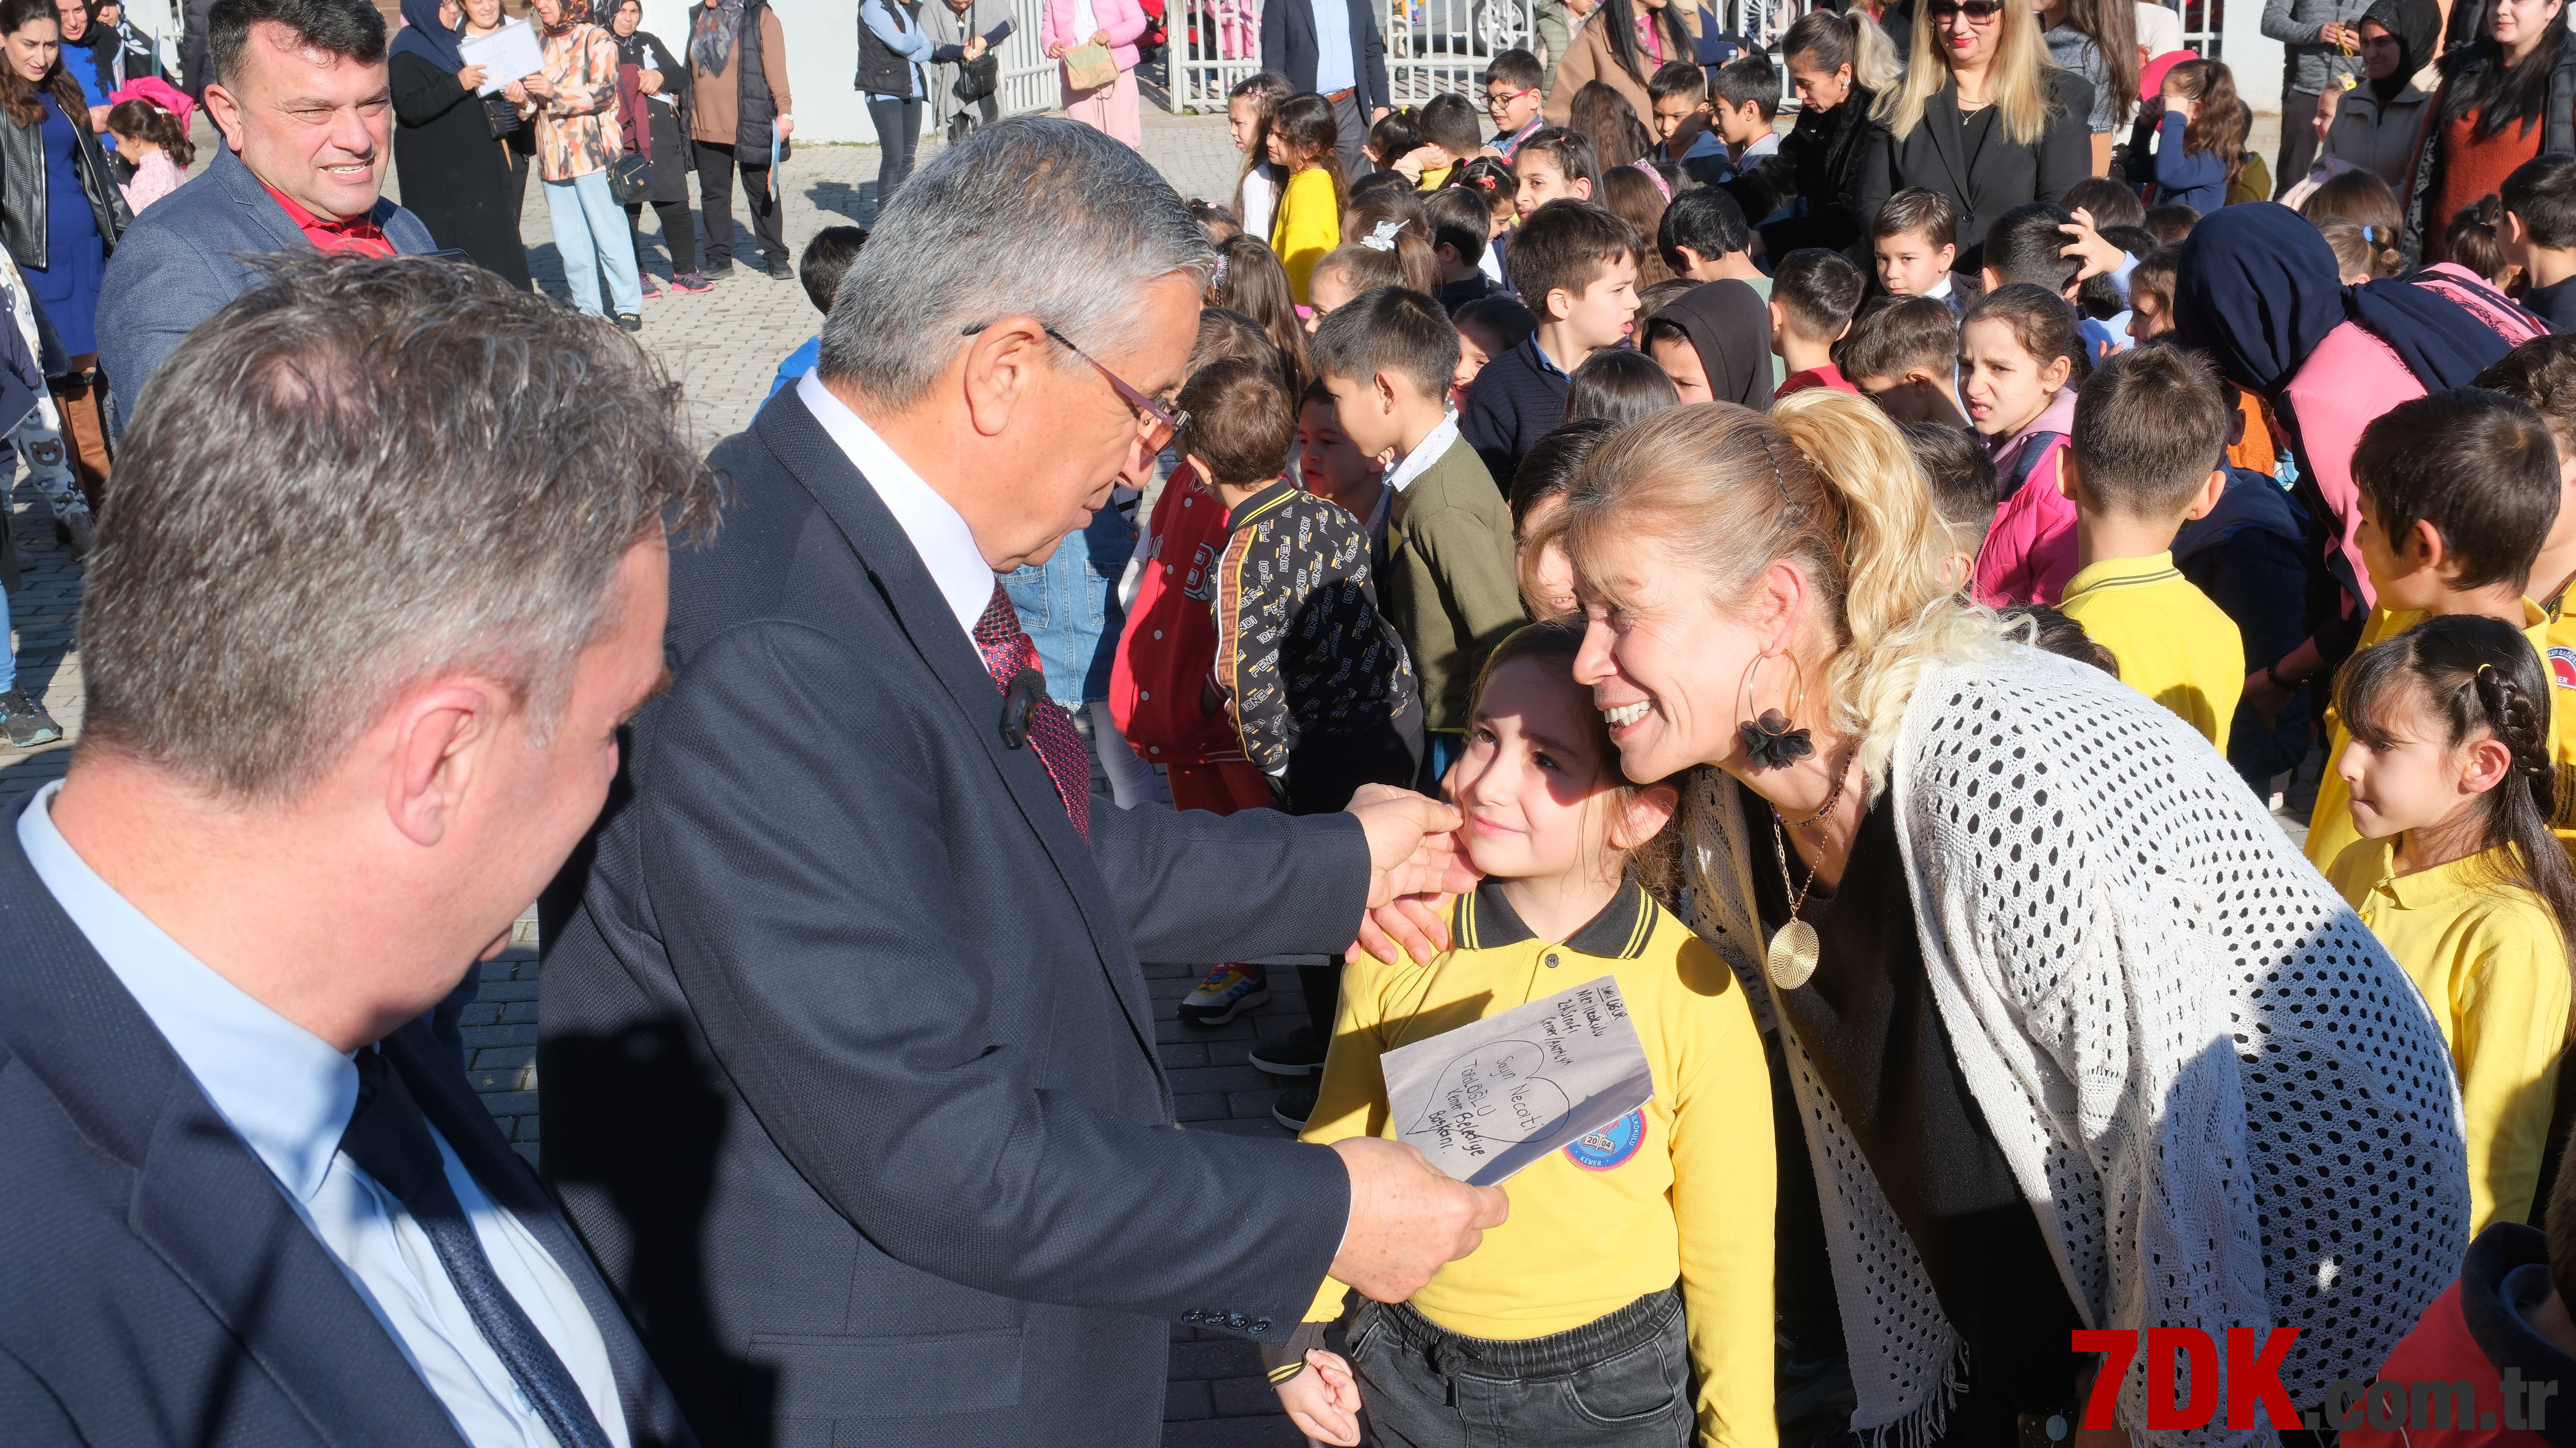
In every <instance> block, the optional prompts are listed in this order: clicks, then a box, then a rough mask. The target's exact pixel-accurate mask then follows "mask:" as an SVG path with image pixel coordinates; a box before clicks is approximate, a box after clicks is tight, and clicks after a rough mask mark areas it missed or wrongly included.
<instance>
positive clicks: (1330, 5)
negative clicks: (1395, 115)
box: [1314, 0, 1366, 119]
mask: <svg viewBox="0 0 2576 1448" xmlns="http://www.w3.org/2000/svg"><path fill="white" fill-rule="evenodd" d="M1314 6H1315V92H1316V94H1318V95H1331V94H1332V93H1333V92H1335V91H1337V90H1349V89H1350V88H1351V87H1352V86H1355V85H1357V84H1359V77H1358V75H1357V73H1356V72H1355V71H1354V70H1353V69H1352V66H1353V65H1354V63H1355V62H1353V61H1352V59H1351V7H1350V6H1349V5H1347V4H1345V3H1343V0H1314ZM1362 119H1366V118H1365V117H1363V118H1362Z"/></svg>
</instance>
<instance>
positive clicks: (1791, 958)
mask: <svg viewBox="0 0 2576 1448" xmlns="http://www.w3.org/2000/svg"><path fill="white" fill-rule="evenodd" d="M1850 777H1851V757H1850V756H1849V755H1848V754H1847V755H1845V756H1844V759H1843V767H1842V768H1841V769H1838V770H1836V771H1834V787H1833V788H1832V789H1831V790H1829V791H1827V792H1826V794H1825V803H1824V807H1823V808H1822V809H1819V810H1817V811H1816V812H1815V813H1814V814H1812V815H1809V816H1808V817H1807V818H1805V819H1803V820H1800V821H1799V822H1798V823H1799V825H1800V827H1802V828H1803V827H1805V826H1807V825H1812V824H1816V823H1818V822H1819V821H1821V820H1823V819H1824V817H1825V816H1827V815H1829V814H1832V813H1833V812H1834V806H1835V804H1837V803H1839V802H1840V801H1841V799H1842V797H1843V782H1844V781H1845V780H1847V779H1849V778H1850ZM1771 839H1772V841H1773V843H1774V844H1775V845H1777V846H1778V847H1779V851H1780V893H1781V894H1782V895H1784V896H1787V897H1788V900H1789V923H1788V924H1786V925H1783V926H1781V927H1780V928H1779V929H1778V930H1776V931H1773V932H1772V934H1771V949H1770V951H1769V952H1768V954H1767V956H1766V958H1765V959H1764V961H1763V968H1764V969H1765V970H1767V971H1768V972H1769V973H1770V976H1771V983H1772V984H1773V985H1776V986H1778V987H1779V988H1780V989H1782V990H1796V989H1797V988H1798V987H1800V986H1802V985H1805V984H1806V983H1807V982H1808V981H1809V980H1810V979H1812V978H1813V977H1814V976H1815V973H1816V960H1817V957H1818V956H1820V955H1821V954H1823V943H1822V942H1821V941H1819V940H1818V939H1817V938H1816V927H1814V926H1812V925H1810V924H1808V923H1807V922H1806V921H1804V920H1801V919H1799V918H1798V912H1799V911H1801V910H1804V909H1806V908H1807V892H1808V891H1810V890H1812V889H1814V888H1816V869H1815V867H1814V866H1812V865H1810V866H1808V869H1807V883H1805V884H1804V885H1800V886H1799V887H1797V890H1796V892H1795V893H1792V892H1791V890H1790V888H1789V833H1788V830H1787V829H1786V828H1785V827H1783V825H1782V823H1781V820H1780V811H1779V810H1778V809H1776V808H1775V809H1773V810H1772V811H1771ZM1819 853H1820V854H1821V851H1820V852H1819ZM1801 863H1803V862H1801Z"/></svg>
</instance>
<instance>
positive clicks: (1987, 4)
mask: <svg viewBox="0 0 2576 1448" xmlns="http://www.w3.org/2000/svg"><path fill="white" fill-rule="evenodd" d="M1931 11H1932V18H1933V19H1934V20H1936V21H1939V20H1947V19H1949V18H1951V17H1952V16H1954V15H1965V16H1967V17H1968V23H1969V24H1971V25H1984V24H1986V23H1988V22H1989V21H1992V20H1993V19H1994V18H1995V17H1996V16H1998V15H2001V14H2002V13H2004V7H2003V6H2002V4H2000V3H1998V0H1932V4H1931Z"/></svg>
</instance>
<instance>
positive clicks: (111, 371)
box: [98, 137, 438, 433]
mask: <svg viewBox="0 0 2576 1448" xmlns="http://www.w3.org/2000/svg"><path fill="white" fill-rule="evenodd" d="M369 214H370V215H371V216H372V217H373V219H374V221H375V223H376V225H377V226H379V227H382V228H383V229H384V233H385V239H386V240H387V241H390V242H392V243H393V244H394V250H396V251H398V252H401V253H403V254H404V255H406V256H411V255H417V254H419V253H421V252H425V251H435V250H437V249H438V243H437V242H435V241H432V240H430V237H429V228H428V227H427V226H424V225H422V224H421V220H420V218H419V217H417V216H414V215H412V214H411V213H410V212H408V211H405V210H403V209H402V208H401V207H399V206H396V205H395V204H393V203H392V202H390V201H387V200H384V199H383V198H381V197H379V198H377V201H376V209H375V210H374V211H373V212H371V213H369ZM312 245H313V243H311V242H309V241H306V240H305V239H304V233H303V232H302V231H301V230H299V229H297V227H296V225H295V223H294V222H293V221H291V220H289V219H288V218H287V215H286V212H285V210H284V209H283V208H282V207H280V206H279V205H278V204H277V198H276V197H274V196H271V195H269V194H268V188H267V187H265V186H262V185H261V184H259V178H258V177H256V176H254V175H252V174H251V172H250V168H249V167H247V166H245V165H243V164H242V163H241V158H240V157H239V156H236V155H234V154H233V152H232V148H231V147H229V146H226V145H225V144H223V141H222V139H221V138H220V137H218V138H217V139H216V142H215V159H214V160H213V161H212V162H210V163H208V164H207V166H206V169H205V172H204V174H202V175H200V176H198V177H196V178H195V179H194V180H192V181H190V182H189V183H188V184H187V185H185V186H182V187H180V188H179V189H178V190H176V191H173V192H171V193H170V194H169V195H167V196H164V197H162V198H161V199H160V200H159V201H156V202H154V203H153V204H152V209H151V210H149V211H146V212H145V213H143V214H142V215H141V216H138V217H136V218H134V224H133V225H132V226H130V227H127V228H126V231H125V235H124V237H123V238H122V239H120V240H119V241H118V242H117V243H116V252H115V254H114V255H112V256H110V257H109V258H108V259H107V275H106V276H105V277H104V278H103V279H102V280H101V281H100V283H99V290H98V365H99V370H100V371H102V372H105V373H106V374H107V382H108V387H109V390H110V392H111V393H112V394H113V399H114V402H115V416H114V417H112V418H111V419H110V420H109V427H110V428H111V429H112V430H113V431H114V432H117V433H123V432H124V431H125V419H127V418H128V417H131V416H133V415H134V407H135V404H136V403H137V402H139V401H141V400H142V397H143V385H144V384H145V383H146V382H148V381H150V380H151V378H152V373H153V371H154V370H155V369H157V368H158V367H160V365H161V359H162V358H164V357H167V356H169V355H170V354H171V353H172V352H174V351H176V350H178V346H179V342H180V340H181V339H182V338H184V337H186V336H187V335H188V332H189V330H190V329H191V328H193V327H195V326H196V325H197V324H198V323H199V322H202V321H204V320H205V319H207V318H208V317H211V316H213V315H214V314H215V313H217V312H219V311H222V310H223V308H224V304H225V303H227V302H230V301H231V300H232V299H233V298H235V297H237V296H240V295H241V294H242V293H243V292H246V291H248V290H250V288H251V284H252V282H253V281H254V280H255V278H256V276H257V272H256V270H255V269H254V268H253V267H252V266H251V263H250V259H251V258H253V257H256V256H261V255H265V254H267V253H270V252H280V251H296V252H300V251H308V250H310V249H311V248H312Z"/></svg>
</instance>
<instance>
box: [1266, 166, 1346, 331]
mask: <svg viewBox="0 0 2576 1448" xmlns="http://www.w3.org/2000/svg"><path fill="white" fill-rule="evenodd" d="M1341 244H1342V209H1341V207H1339V206H1337V205H1335V204H1334V202H1333V178H1332V177H1331V176H1330V175H1328V174H1326V173H1325V171H1324V168H1323V167H1321V166H1309V167H1307V168H1306V169H1305V170H1303V171H1300V172H1298V173H1297V174H1296V175H1294V176H1291V177H1289V178H1288V185H1287V188H1286V189H1285V190H1283V191H1281V192H1280V193H1279V209H1278V211H1277V212H1276V213H1275V214H1274V215H1272V217H1271V218H1270V249H1271V251H1273V252H1274V253H1276V254H1277V255H1278V257H1279V264H1280V265H1281V266H1283V267H1285V268H1287V270H1288V294H1289V295H1290V296H1292V297H1295V298H1296V299H1297V301H1298V302H1299V303H1300V304H1301V305H1302V304H1304V302H1305V301H1306V284H1307V283H1308V282H1309V281H1311V280H1313V279H1314V275H1315V263H1317V262H1319V261H1322V260H1323V259H1324V253H1326V252H1328V251H1331V250H1332V249H1333V248H1334V247H1337V246H1339V245H1341Z"/></svg>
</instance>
